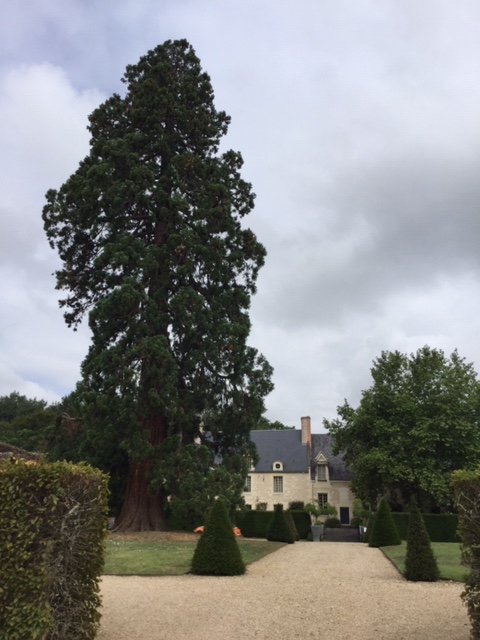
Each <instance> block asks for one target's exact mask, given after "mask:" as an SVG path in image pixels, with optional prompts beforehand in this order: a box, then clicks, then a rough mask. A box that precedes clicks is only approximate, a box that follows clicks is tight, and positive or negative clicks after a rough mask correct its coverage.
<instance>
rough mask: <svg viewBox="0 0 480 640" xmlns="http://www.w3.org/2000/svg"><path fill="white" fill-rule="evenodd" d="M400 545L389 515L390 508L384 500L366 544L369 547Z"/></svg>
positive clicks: (395, 528)
mask: <svg viewBox="0 0 480 640" xmlns="http://www.w3.org/2000/svg"><path fill="white" fill-rule="evenodd" d="M400 543H401V540H400V536H399V535H398V531H397V527H396V526H395V523H394V521H393V518H392V514H391V513H390V507H389V506H388V504H387V502H386V501H385V500H382V501H381V502H380V506H379V507H378V510H377V512H376V514H375V520H374V523H373V529H372V530H371V532H370V535H369V538H368V544H369V546H370V547H389V546H391V545H395V544H400Z"/></svg>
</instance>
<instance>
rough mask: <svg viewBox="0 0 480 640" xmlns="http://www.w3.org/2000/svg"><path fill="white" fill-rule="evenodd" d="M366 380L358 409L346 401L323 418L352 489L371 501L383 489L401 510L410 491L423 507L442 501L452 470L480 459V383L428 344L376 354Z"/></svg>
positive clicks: (457, 360)
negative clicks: (332, 414) (369, 382)
mask: <svg viewBox="0 0 480 640" xmlns="http://www.w3.org/2000/svg"><path fill="white" fill-rule="evenodd" d="M371 373H372V377H373V385H372V386H371V387H370V389H367V390H366V391H363V393H362V398H361V401H360V404H359V406H358V407H357V409H354V408H353V407H351V406H350V405H349V403H348V402H347V401H345V403H344V404H343V405H342V406H340V407H338V418H337V419H335V420H332V421H328V420H325V421H324V425H325V426H326V427H327V429H328V430H329V432H330V433H331V434H332V435H333V436H334V438H335V443H336V450H337V451H342V452H343V455H344V459H345V462H346V464H347V465H348V466H349V467H350V468H351V469H352V471H353V472H354V473H355V478H354V480H353V489H354V491H355V493H356V495H357V496H358V497H359V498H361V499H362V500H363V501H365V502H366V503H368V504H371V505H373V506H375V505H376V503H377V501H378V499H379V497H380V496H382V495H385V494H386V492H389V496H390V501H391V503H392V504H393V505H394V506H395V507H396V508H399V509H402V508H403V507H404V506H405V505H407V504H408V503H409V501H410V498H411V496H415V497H416V499H417V503H418V504H419V506H420V507H421V508H422V511H424V512H428V511H430V510H438V509H441V508H445V507H449V506H450V505H451V502H452V490H451V483H450V475H451V472H452V471H453V470H455V469H462V468H467V469H468V468H472V467H474V466H475V465H476V464H477V463H478V461H479V460H480V403H479V400H480V387H479V383H478V380H477V375H476V373H475V371H474V369H473V367H472V365H471V364H467V363H466V362H465V360H464V359H463V358H461V357H460V356H459V355H458V353H457V352H456V351H454V352H453V353H452V355H451V356H450V358H447V357H446V356H445V355H444V353H443V352H442V351H440V350H437V349H432V348H430V347H428V346H425V347H423V348H422V349H419V350H418V351H417V352H416V353H415V354H411V355H410V356H407V355H405V354H401V353H399V352H398V351H395V352H388V351H384V352H382V355H381V356H380V357H379V358H377V359H376V360H375V361H374V363H373V367H372V369H371Z"/></svg>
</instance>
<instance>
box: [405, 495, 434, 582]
mask: <svg viewBox="0 0 480 640" xmlns="http://www.w3.org/2000/svg"><path fill="white" fill-rule="evenodd" d="M405 577H406V579H407V580H412V581H414V582H419V581H423V582H436V581H437V580H438V579H439V577H440V572H439V570H438V565H437V560H436V558H435V556H434V554H433V551H432V545H431V544H430V538H429V537H428V533H427V528H426V526H425V522H424V521H423V518H422V514H421V513H420V509H419V508H418V507H417V503H416V502H415V500H414V499H412V502H411V504H410V519H409V521H408V534H407V555H406V556H405Z"/></svg>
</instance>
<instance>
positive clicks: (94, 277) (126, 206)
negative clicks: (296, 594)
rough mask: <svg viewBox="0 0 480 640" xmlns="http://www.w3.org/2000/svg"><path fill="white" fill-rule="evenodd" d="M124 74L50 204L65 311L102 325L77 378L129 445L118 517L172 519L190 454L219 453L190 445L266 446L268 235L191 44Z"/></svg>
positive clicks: (126, 521)
mask: <svg viewBox="0 0 480 640" xmlns="http://www.w3.org/2000/svg"><path fill="white" fill-rule="evenodd" d="M123 82H124V83H125V85H126V92H125V94H124V95H123V96H121V95H119V94H114V95H113V96H112V97H111V98H110V99H108V100H107V101H106V102H105V103H104V104H102V105H100V106H99V107H98V108H97V109H96V110H95V111H94V112H93V113H92V114H91V116H90V118H89V120H90V124H89V130H90V133H91V142H90V147H91V148H90V153H89V155H88V156H87V157H86V158H85V159H84V160H83V161H82V162H81V163H80V165H79V168H78V170H77V171H76V172H75V173H74V174H73V175H72V176H71V177H70V178H69V179H68V180H67V181H66V182H65V183H64V184H63V185H62V186H61V187H60V189H58V190H50V191H49V192H48V193H47V204H46V206H45V207H44V212H43V218H44V225H45V230H46V233H47V236H48V238H49V241H50V244H51V246H52V247H53V248H56V249H57V250H58V253H59V255H60V258H61V260H62V262H63V267H62V268H61V269H60V270H59V271H57V273H56V277H57V288H58V289H60V290H62V291H64V292H66V297H64V298H62V300H61V301H60V305H61V306H62V307H63V308H64V309H65V320H66V322H67V324H68V325H69V326H73V327H74V328H75V327H76V326H77V325H78V323H79V322H80V321H81V320H82V319H83V317H84V316H85V315H86V314H88V317H89V325H90V328H91V331H92V343H91V346H90V349H89V352H88V354H87V356H86V358H85V360H84V362H83V364H82V380H81V382H80V384H79V386H78V389H77V392H78V395H79V398H80V399H81V406H82V419H83V421H84V425H85V429H86V430H87V431H88V432H89V433H90V435H89V440H90V442H92V443H93V444H94V446H96V447H97V448H99V447H102V446H107V447H112V448H113V449H115V448H117V449H118V448H121V449H122V450H123V451H125V452H126V453H127V455H128V459H129V472H128V478H127V487H126V494H125V500H124V504H123V509H122V511H121V514H120V516H119V519H118V526H119V528H121V529H124V530H142V529H164V528H165V526H166V521H165V504H166V498H167V496H169V497H170V500H171V502H172V504H173V502H174V501H175V500H180V497H179V496H180V495H181V494H182V491H181V490H180V489H179V488H178V485H179V483H181V477H180V476H182V469H181V468H178V460H179V459H181V458H182V457H183V455H184V454H185V457H188V458H189V459H191V458H192V457H193V458H195V457H196V456H197V455H198V458H199V460H198V464H199V466H200V467H202V465H204V455H205V454H204V451H203V449H202V448H201V447H199V448H198V450H194V449H192V448H190V449H187V447H189V446H190V445H192V444H193V443H195V442H196V441H197V439H200V440H201V442H202V444H203V445H205V446H207V447H208V446H210V448H211V449H212V453H213V455H214V456H215V460H217V461H218V460H220V459H222V460H223V462H224V464H225V466H226V468H228V467H229V464H230V459H231V458H233V460H234V461H235V460H236V459H237V456H238V455H239V454H242V455H245V456H249V455H251V453H252V451H251V447H250V444H249V437H248V434H249V431H250V429H251V428H252V425H254V424H256V422H257V421H258V420H259V418H260V416H261V415H262V412H263V410H264V405H263V398H264V396H265V395H266V394H267V393H269V392H270V390H271V388H272V385H271V382H270V377H271V368H270V366H269V365H268V363H267V362H266V361H265V359H264V358H263V357H262V356H260V355H259V354H258V353H257V351H256V350H255V349H253V348H252V347H250V346H248V345H247V338H248V335H249V331H250V321H249V316H248V309H249V306H250V298H251V296H252V295H253V294H254V293H255V290H256V279H257V275H258V271H259V269H260V268H261V266H262V265H263V262H264V257H265V249H264V247H263V246H262V245H261V244H260V243H259V242H258V241H257V239H256V237H255V235H254V234H253V233H252V231H251V230H250V229H248V228H246V227H245V226H244V224H243V218H244V217H245V216H246V215H247V214H248V213H249V212H250V211H251V210H252V208H253V204H254V194H253V193H252V190H251V186H250V184H248V183H247V182H245V181H244V180H243V179H242V178H241V175H240V169H241V167H242V164H243V161H242V158H241V155H240V154H239V153H237V152H234V151H231V150H229V151H225V152H223V153H221V152H220V151H219V147H220V142H221V139H222V137H223V136H224V135H225V134H226V133H227V129H228V125H229V122H230V118H229V117H228V116H227V115H226V114H225V112H223V111H217V110H216V108H215V106H214V102H213V89H212V86H211V83H210V78H209V77H208V75H207V74H206V73H204V72H203V71H202V69H201V66H200V61H199V59H198V58H197V56H196V55H195V52H194V51H193V49H192V47H191V46H190V45H189V44H188V42H187V41H185V40H179V41H173V42H172V41H167V42H166V43H164V44H163V45H160V46H158V47H156V48H155V49H154V50H152V51H149V52H148V53H147V55H145V56H143V57H142V58H141V59H140V60H139V62H138V63H137V64H136V65H130V66H128V67H127V69H126V72H125V75H124V77H123ZM202 427H204V429H203V430H202ZM202 433H208V436H207V435H202ZM159 460H161V463H158V461H159ZM169 460H170V461H171V464H169ZM194 466H195V465H194ZM233 466H235V464H234V465H233ZM166 467H169V468H168V469H167V468H166ZM175 469H178V474H176V473H175ZM172 478H173V480H172ZM167 479H169V480H168V482H167ZM152 481H153V484H152ZM190 481H191V478H190V480H189V482H190ZM153 488H154V489H155V492H153V491H152V489H153ZM240 495H241V492H238V494H237V499H238V500H240Z"/></svg>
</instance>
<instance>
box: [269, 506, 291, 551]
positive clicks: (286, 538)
mask: <svg viewBox="0 0 480 640" xmlns="http://www.w3.org/2000/svg"><path fill="white" fill-rule="evenodd" d="M267 540H270V542H288V543H289V544H293V543H294V542H295V534H294V533H293V530H292V527H291V525H290V524H289V522H288V520H287V516H286V515H285V512H284V510H283V504H276V505H275V511H274V512H273V517H272V519H271V521H270V524H269V526H268V529H267Z"/></svg>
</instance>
